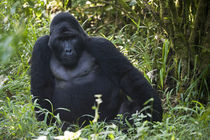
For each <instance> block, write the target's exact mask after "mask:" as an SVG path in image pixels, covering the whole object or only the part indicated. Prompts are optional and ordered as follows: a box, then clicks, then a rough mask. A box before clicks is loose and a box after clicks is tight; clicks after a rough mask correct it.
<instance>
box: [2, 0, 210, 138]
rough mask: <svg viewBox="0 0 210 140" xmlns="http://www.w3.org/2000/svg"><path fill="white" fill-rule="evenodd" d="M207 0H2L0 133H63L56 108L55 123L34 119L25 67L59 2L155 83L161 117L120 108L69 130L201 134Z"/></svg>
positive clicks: (205, 109) (209, 118)
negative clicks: (112, 117) (125, 114)
mask: <svg viewBox="0 0 210 140" xmlns="http://www.w3.org/2000/svg"><path fill="white" fill-rule="evenodd" d="M209 3H210V1H208V0H200V1H198V0H193V1H187V0H184V1H183V0H177V1H173V0H166V1H163V0H153V1H147V0H106V1H105V0H89V1H87V0H77V1H71V0H70V1H65V0H62V1H60V0H52V1H48V0H19V1H15V0H1V1H0V33H1V34H0V62H1V64H0V139H19V138H22V139H31V138H32V137H33V138H34V137H37V136H40V135H44V136H48V137H53V136H58V135H63V132H62V131H61V129H60V127H59V126H60V125H62V124H61V122H60V120H59V116H55V117H56V118H57V123H58V125H55V124H51V125H50V126H47V125H46V124H45V123H44V122H37V121H36V118H35V116H34V106H35V105H36V104H33V103H32V102H31V98H32V97H31V95H30V73H29V71H30V58H31V52H32V48H33V45H34V43H35V41H36V40H37V38H38V37H40V36H42V35H44V34H46V33H47V34H48V33H49V30H48V29H49V22H50V20H51V19H52V17H53V15H54V14H56V13H57V12H59V11H64V10H69V11H70V13H72V14H73V15H74V16H75V17H77V19H78V20H79V21H80V23H81V24H82V25H83V28H84V29H85V30H86V31H87V33H88V34H89V35H93V36H103V37H105V38H107V39H109V40H110V41H112V42H113V43H114V44H115V45H116V46H117V48H118V49H119V50H120V51H121V52H123V53H124V54H125V55H126V56H127V57H128V58H129V59H130V60H131V62H132V63H133V64H134V65H135V66H136V67H137V68H138V69H140V70H141V71H142V72H143V73H144V75H145V76H146V77H147V79H148V80H149V81H150V82H151V83H152V84H153V85H154V87H155V88H156V89H158V91H159V93H160V95H161V97H162V102H163V107H164V118H163V122H159V123H151V122H140V120H141V118H142V116H141V114H138V113H137V114H134V115H133V117H132V119H133V120H134V122H135V123H134V124H133V125H131V124H129V123H128V122H127V123H126V122H122V121H121V120H120V117H121V116H119V118H118V119H117V120H116V121H115V122H113V123H108V124H107V123H104V122H100V123H97V121H93V122H92V123H91V124H90V125H88V126H86V127H85V128H79V127H78V126H72V128H71V131H73V132H76V133H69V135H70V136H71V137H72V138H73V137H79V138H87V139H139V138H140V139H208V135H209V133H210V132H209V130H210V129H209V127H210V126H209V124H210V108H209V105H208V102H209V86H208V85H209V84H210V83H209V82H210V81H209V79H210V77H209V75H210V74H209V71H210V70H209V68H210V63H209V57H210V53H209V52H210V43H209V33H210V31H209V29H210V27H209V26H210V25H209V23H210V22H209V20H210V18H209V16H210V7H209V5H210V4H209ZM96 108H97V107H96ZM96 112H97V109H96ZM46 113H49V112H46ZM96 114H97V113H96ZM125 128H127V130H125ZM65 134H66V135H67V134H68V133H65Z"/></svg>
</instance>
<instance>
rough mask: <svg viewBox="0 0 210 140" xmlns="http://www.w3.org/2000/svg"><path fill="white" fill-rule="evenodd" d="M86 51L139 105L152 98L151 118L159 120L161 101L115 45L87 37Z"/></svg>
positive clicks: (104, 40)
mask: <svg viewBox="0 0 210 140" xmlns="http://www.w3.org/2000/svg"><path fill="white" fill-rule="evenodd" d="M86 42H87V46H86V49H87V51H88V52H89V53H90V54H91V55H93V56H94V57H95V58H96V61H97V63H98V64H99V65H100V67H101V68H102V70H103V71H104V73H106V75H107V76H108V77H109V78H110V79H111V80H112V81H113V82H114V83H115V84H116V85H117V86H119V87H121V89H122V90H123V91H124V92H125V93H126V94H127V95H128V96H130V97H131V98H132V99H134V100H135V101H136V102H137V103H138V104H139V106H143V104H144V102H146V101H147V100H149V99H150V98H154V101H153V111H152V120H153V121H161V119H162V107H161V101H160V99H159V97H158V95H157V93H156V92H155V90H154V89H153V88H152V87H151V85H150V84H149V83H148V81H147V80H146V79H145V77H144V76H143V74H141V72H139V71H138V70H137V69H136V68H135V67H134V66H133V65H132V64H131V63H130V62H129V60H128V59H127V58H126V57H125V56H124V55H123V54H121V53H120V52H119V51H118V50H117V49H116V48H115V46H114V45H113V44H112V43H111V42H110V41H108V40H106V39H104V38H91V37H90V38H89V39H87V41H86Z"/></svg>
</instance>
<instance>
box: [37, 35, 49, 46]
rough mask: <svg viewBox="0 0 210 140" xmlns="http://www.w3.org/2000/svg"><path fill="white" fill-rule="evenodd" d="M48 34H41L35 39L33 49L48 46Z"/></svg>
mask: <svg viewBox="0 0 210 140" xmlns="http://www.w3.org/2000/svg"><path fill="white" fill-rule="evenodd" d="M48 41H49V35H44V36H41V37H39V38H38V39H37V41H36V43H35V45H34V49H44V48H48Z"/></svg>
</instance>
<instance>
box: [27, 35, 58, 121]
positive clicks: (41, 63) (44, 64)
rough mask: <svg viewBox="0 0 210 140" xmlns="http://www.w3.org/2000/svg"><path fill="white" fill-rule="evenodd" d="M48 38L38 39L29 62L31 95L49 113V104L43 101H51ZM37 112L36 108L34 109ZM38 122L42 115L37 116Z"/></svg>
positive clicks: (51, 85)
mask: <svg viewBox="0 0 210 140" xmlns="http://www.w3.org/2000/svg"><path fill="white" fill-rule="evenodd" d="M48 40H49V36H47V35H46V36H43V37H40V38H39V39H38V40H37V41H36V43H35V45H34V48H33V52H32V61H31V93H32V95H33V96H34V97H35V98H34V100H35V99H38V103H39V105H40V106H41V107H42V108H45V109H48V110H49V111H51V106H50V103H49V102H47V101H46V100H45V99H49V100H50V101H51V97H52V93H53V88H54V83H53V81H54V80H52V79H53V76H52V73H51V71H50V67H49V63H50V57H51V50H50V48H49V47H48ZM35 110H36V111H37V110H38V108H35ZM37 115H38V116H37V117H38V120H39V121H41V120H43V119H44V115H40V114H39V113H38V114H37Z"/></svg>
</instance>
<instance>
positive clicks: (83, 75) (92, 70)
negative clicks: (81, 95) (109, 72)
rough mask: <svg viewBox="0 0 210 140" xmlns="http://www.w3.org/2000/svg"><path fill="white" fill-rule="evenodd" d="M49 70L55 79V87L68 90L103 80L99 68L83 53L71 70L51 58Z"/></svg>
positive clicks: (91, 58) (93, 60) (89, 56)
mask: <svg viewBox="0 0 210 140" xmlns="http://www.w3.org/2000/svg"><path fill="white" fill-rule="evenodd" d="M50 69H51V71H52V74H53V75H54V77H55V87H56V88H61V89H70V88H71V87H77V89H78V87H80V86H82V87H83V88H84V86H90V85H92V84H96V83H97V82H99V80H100V79H104V78H102V77H104V75H103V74H102V73H101V70H100V68H99V66H98V65H97V64H96V62H95V58H93V57H92V56H91V55H90V54H88V53H87V52H85V51H84V52H83V53H82V54H81V57H80V59H79V61H78V63H77V65H76V66H75V67H73V68H66V67H64V66H63V65H62V64H61V63H60V62H59V61H58V60H57V59H56V58H55V56H52V58H51V62H50Z"/></svg>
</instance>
